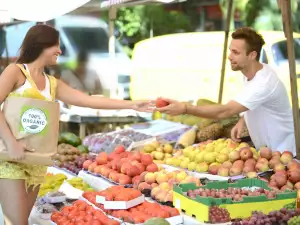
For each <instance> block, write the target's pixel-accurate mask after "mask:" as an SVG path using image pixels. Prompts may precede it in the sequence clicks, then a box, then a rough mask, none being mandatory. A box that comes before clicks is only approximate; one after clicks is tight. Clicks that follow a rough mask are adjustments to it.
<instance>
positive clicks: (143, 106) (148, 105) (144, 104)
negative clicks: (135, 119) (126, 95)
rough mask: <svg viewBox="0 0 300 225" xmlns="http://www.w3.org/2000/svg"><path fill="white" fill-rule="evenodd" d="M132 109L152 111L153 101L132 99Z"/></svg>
mask: <svg viewBox="0 0 300 225" xmlns="http://www.w3.org/2000/svg"><path fill="white" fill-rule="evenodd" d="M132 103H133V106H132V109H134V110H136V111H140V112H153V111H154V110H155V101H151V100H150V101H149V100H148V101H143V100H140V101H132Z"/></svg>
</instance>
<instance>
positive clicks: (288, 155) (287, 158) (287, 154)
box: [280, 151, 293, 165]
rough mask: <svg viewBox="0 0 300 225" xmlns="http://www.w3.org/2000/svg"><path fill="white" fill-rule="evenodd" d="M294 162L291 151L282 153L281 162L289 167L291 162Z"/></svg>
mask: <svg viewBox="0 0 300 225" xmlns="http://www.w3.org/2000/svg"><path fill="white" fill-rule="evenodd" d="M292 160H293V154H292V153H291V152H289V151H285V152H283V153H282V155H281V157H280V161H281V162H282V163H283V164H284V165H287V164H288V163H289V162H291V161H292Z"/></svg>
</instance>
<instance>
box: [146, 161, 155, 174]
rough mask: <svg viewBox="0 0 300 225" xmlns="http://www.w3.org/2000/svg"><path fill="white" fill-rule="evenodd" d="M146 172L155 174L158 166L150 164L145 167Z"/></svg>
mask: <svg viewBox="0 0 300 225" xmlns="http://www.w3.org/2000/svg"><path fill="white" fill-rule="evenodd" d="M146 171H148V172H153V173H154V172H157V171H158V166H157V165H156V164H155V163H151V164H150V165H148V166H147V167H146Z"/></svg>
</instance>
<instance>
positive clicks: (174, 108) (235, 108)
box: [158, 99, 248, 119]
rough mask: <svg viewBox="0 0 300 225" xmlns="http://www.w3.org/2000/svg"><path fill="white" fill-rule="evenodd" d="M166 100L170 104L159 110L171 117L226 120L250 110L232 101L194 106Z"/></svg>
mask: <svg viewBox="0 0 300 225" xmlns="http://www.w3.org/2000/svg"><path fill="white" fill-rule="evenodd" d="M164 100H165V101H166V102H169V103H170V104H169V105H168V106H166V107H164V108H159V109H158V110H159V111H160V112H162V113H167V114H170V115H179V114H190V115H194V116H198V117H202V118H210V119H224V118H228V117H231V116H233V115H237V114H239V113H241V112H245V111H247V110H248V108H246V107H245V106H243V105H241V104H239V103H238V102H236V101H230V102H228V103H227V104H225V105H205V106H193V105H186V104H185V103H181V102H177V101H174V100H171V99H164Z"/></svg>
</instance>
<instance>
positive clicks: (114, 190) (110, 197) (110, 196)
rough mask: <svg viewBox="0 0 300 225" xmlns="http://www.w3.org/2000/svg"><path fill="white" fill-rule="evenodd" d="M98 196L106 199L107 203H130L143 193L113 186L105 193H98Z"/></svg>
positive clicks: (104, 191)
mask: <svg viewBox="0 0 300 225" xmlns="http://www.w3.org/2000/svg"><path fill="white" fill-rule="evenodd" d="M97 195H99V196H102V197H104V199H105V201H130V200H133V199H135V198H138V197H140V196H142V193H141V192H140V191H138V190H136V189H134V188H124V187H122V186H112V187H109V188H107V189H105V190H103V191H98V192H97ZM85 196H86V195H85Z"/></svg>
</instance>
